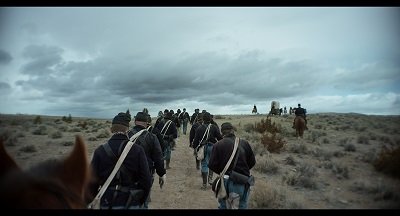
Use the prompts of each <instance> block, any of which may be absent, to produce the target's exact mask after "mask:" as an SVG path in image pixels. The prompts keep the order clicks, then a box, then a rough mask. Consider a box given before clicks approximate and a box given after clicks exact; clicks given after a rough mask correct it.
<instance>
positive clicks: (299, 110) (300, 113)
mask: <svg viewBox="0 0 400 216" xmlns="http://www.w3.org/2000/svg"><path fill="white" fill-rule="evenodd" d="M294 114H295V115H296V116H301V117H303V119H304V121H305V122H306V130H308V128H307V119H306V117H307V116H306V110H305V109H303V108H301V104H298V107H297V108H296V110H295V112H294ZM295 119H296V118H294V120H295ZM294 120H293V127H292V128H293V129H295V126H294Z"/></svg>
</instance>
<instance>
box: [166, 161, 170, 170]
mask: <svg viewBox="0 0 400 216" xmlns="http://www.w3.org/2000/svg"><path fill="white" fill-rule="evenodd" d="M169 162H170V159H166V164H167V166H166V169H171V167H170V166H169Z"/></svg>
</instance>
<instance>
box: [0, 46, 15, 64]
mask: <svg viewBox="0 0 400 216" xmlns="http://www.w3.org/2000/svg"><path fill="white" fill-rule="evenodd" d="M12 59H13V58H12V56H11V55H10V53H8V52H6V51H5V50H2V49H0V65H5V64H8V63H10V62H11V61H12Z"/></svg>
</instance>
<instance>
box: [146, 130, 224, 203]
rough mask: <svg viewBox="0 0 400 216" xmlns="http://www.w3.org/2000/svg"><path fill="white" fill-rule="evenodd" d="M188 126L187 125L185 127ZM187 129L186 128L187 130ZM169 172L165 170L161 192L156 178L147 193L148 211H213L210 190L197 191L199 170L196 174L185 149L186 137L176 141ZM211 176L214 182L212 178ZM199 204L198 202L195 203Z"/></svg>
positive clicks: (189, 155) (199, 184) (200, 180)
mask: <svg viewBox="0 0 400 216" xmlns="http://www.w3.org/2000/svg"><path fill="white" fill-rule="evenodd" d="M189 126H190V125H188V127H189ZM189 128H190V127H189ZM170 163H171V164H170V167H171V169H168V170H167V180H166V183H165V185H164V187H163V188H162V189H160V187H159V184H158V175H157V174H156V178H155V180H154V184H153V188H152V191H151V202H150V203H149V209H217V208H218V202H217V200H216V199H215V198H214V194H213V192H212V190H211V186H210V185H207V189H206V190H205V191H203V190H201V189H200V187H201V185H202V178H201V172H200V170H196V162H195V159H194V156H193V149H192V148H189V133H187V134H186V135H183V134H181V136H180V137H178V138H177V139H176V147H175V150H174V151H172V153H171V162H170ZM215 176H216V175H215V174H214V176H213V177H214V178H215ZM199 200H201V201H199Z"/></svg>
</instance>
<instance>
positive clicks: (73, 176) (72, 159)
mask: <svg viewBox="0 0 400 216" xmlns="http://www.w3.org/2000/svg"><path fill="white" fill-rule="evenodd" d="M90 173H91V172H90V168H89V163H88V160H87V151H86V145H85V142H84V141H83V139H82V137H81V136H80V135H76V139H75V146H74V149H73V150H72V152H71V153H70V155H69V156H68V157H67V158H66V159H65V160H64V163H63V165H62V169H61V170H60V173H59V176H60V178H61V180H62V181H63V182H64V183H65V185H66V186H67V187H68V189H69V190H74V192H77V193H79V194H82V195H83V193H84V190H85V189H86V186H87V184H88V182H89V180H90Z"/></svg>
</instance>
